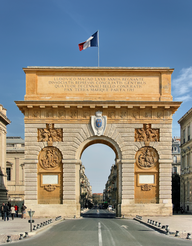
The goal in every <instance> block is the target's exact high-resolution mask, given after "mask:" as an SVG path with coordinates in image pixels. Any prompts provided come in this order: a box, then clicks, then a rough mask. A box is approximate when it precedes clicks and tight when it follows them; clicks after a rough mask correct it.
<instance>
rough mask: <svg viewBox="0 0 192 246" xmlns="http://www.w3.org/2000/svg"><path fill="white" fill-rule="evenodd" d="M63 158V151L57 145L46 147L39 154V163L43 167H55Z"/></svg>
mask: <svg viewBox="0 0 192 246" xmlns="http://www.w3.org/2000/svg"><path fill="white" fill-rule="evenodd" d="M61 160H62V156H61V152H60V151H59V150H58V149H57V148H55V147H46V148H44V149H43V150H42V151H41V152H40V154H39V164H40V166H41V167H42V168H43V169H55V168H57V167H58V166H59V165H60V163H61Z"/></svg>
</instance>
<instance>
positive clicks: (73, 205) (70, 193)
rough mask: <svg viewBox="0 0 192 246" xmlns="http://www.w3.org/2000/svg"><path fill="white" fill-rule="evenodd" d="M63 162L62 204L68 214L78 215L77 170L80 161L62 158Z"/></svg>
mask: <svg viewBox="0 0 192 246" xmlns="http://www.w3.org/2000/svg"><path fill="white" fill-rule="evenodd" d="M62 162H63V204H64V205H65V207H66V209H67V211H68V214H69V215H70V216H72V217H74V216H76V217H80V203H79V199H80V184H79V182H80V180H79V170H80V164H81V161H77V160H62Z"/></svg>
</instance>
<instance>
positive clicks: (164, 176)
mask: <svg viewBox="0 0 192 246" xmlns="http://www.w3.org/2000/svg"><path fill="white" fill-rule="evenodd" d="M171 167H172V164H171V161H170V160H162V159H160V160H159V203H161V204H162V203H163V204H170V205H172V193H171V185H172V183H171V182H172V180H171V179H172V168H171Z"/></svg>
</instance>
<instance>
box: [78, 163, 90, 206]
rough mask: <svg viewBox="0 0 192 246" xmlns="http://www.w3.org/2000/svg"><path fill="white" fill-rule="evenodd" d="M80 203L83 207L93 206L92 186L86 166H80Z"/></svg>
mask: <svg viewBox="0 0 192 246" xmlns="http://www.w3.org/2000/svg"><path fill="white" fill-rule="evenodd" d="M80 204H81V208H90V207H91V206H92V186H91V185H90V182H89V179H88V178H87V176H86V174H85V167H84V166H83V165H81V167H80Z"/></svg>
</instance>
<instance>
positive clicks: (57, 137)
mask: <svg viewBox="0 0 192 246" xmlns="http://www.w3.org/2000/svg"><path fill="white" fill-rule="evenodd" d="M62 141H63V129H62V128H54V124H46V128H40V129H38V142H48V143H52V142H62Z"/></svg>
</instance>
